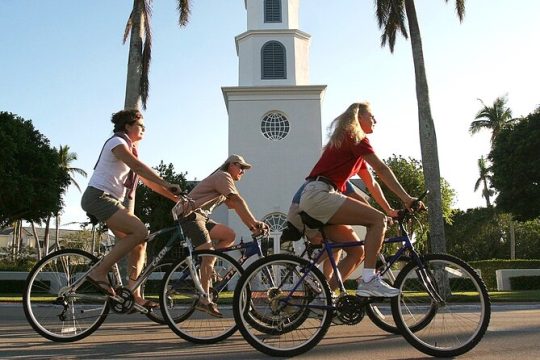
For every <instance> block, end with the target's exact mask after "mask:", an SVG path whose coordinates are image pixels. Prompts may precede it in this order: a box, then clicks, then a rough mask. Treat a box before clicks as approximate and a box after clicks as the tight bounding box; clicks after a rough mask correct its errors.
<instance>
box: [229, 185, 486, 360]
mask: <svg viewBox="0 0 540 360" xmlns="http://www.w3.org/2000/svg"><path fill="white" fill-rule="evenodd" d="M425 195H426V193H424V194H423V195H422V196H421V197H420V198H419V199H422V198H423V197H424V196H425ZM411 216H413V214H412V213H409V212H408V211H406V210H405V211H400V215H399V217H398V218H397V223H398V227H399V231H400V235H399V236H397V237H392V238H387V239H385V240H384V243H385V244H401V247H400V248H399V249H398V250H397V252H396V253H395V255H393V256H392V257H391V258H390V259H389V261H388V263H387V264H386V265H384V267H383V269H382V270H381V272H380V274H381V275H382V276H384V274H385V273H386V272H387V269H389V268H391V267H392V266H394V264H396V262H397V261H398V260H399V259H400V258H402V257H403V256H407V257H408V259H409V261H408V263H407V264H406V265H405V267H404V268H403V269H402V270H401V271H400V272H399V274H398V276H397V277H396V279H395V282H394V284H393V286H394V287H396V288H398V289H400V290H401V294H400V295H398V296H396V297H394V298H392V299H391V305H392V307H391V308H392V315H393V319H394V322H395V324H396V326H397V328H398V330H399V331H400V333H401V334H402V335H403V337H404V338H405V339H406V340H407V341H408V342H409V343H410V344H411V345H412V346H414V347H415V348H416V349H418V350H420V351H421V352H424V353H426V354H428V355H432V356H436V357H452V356H458V355H461V354H464V353H466V352H467V351H469V350H471V349H472V348H473V347H474V346H476V345H477V344H478V343H479V342H480V340H481V339H482V337H483V335H484V334H485V332H486V329H487V327H488V325H489V320H490V316H491V305H490V299H489V295H488V293H487V289H486V287H485V285H484V283H483V281H482V279H481V278H480V276H479V275H478V274H477V273H476V271H475V270H474V269H473V268H471V267H470V266H469V265H468V264H467V263H465V262H464V261H462V260H460V259H458V258H456V257H454V256H451V255H447V254H428V255H420V254H419V253H418V252H417V251H416V250H415V248H414V244H413V243H414V241H413V240H414V239H412V237H411V236H410V234H409V233H408V232H407V231H406V228H405V224H406V223H407V222H408V220H409V219H410V218H411ZM302 217H303V222H304V223H305V224H306V225H307V226H309V227H311V228H316V229H319V230H320V231H321V233H322V234H323V239H324V240H323V249H324V251H322V252H321V254H319V255H318V256H317V258H316V259H312V260H309V261H308V260H306V259H303V258H299V257H297V256H292V255H271V256H268V257H266V258H264V259H260V260H257V261H256V262H254V263H253V264H252V265H250V266H249V267H248V268H247V269H246V271H245V272H244V274H243V275H242V277H241V278H240V280H239V282H238V285H237V287H236V290H235V293H234V303H233V312H234V316H235V319H236V321H237V323H238V327H239V330H240V332H241V334H242V336H243V337H244V338H245V339H246V340H247V341H248V343H249V344H250V345H252V346H253V347H254V348H255V349H257V350H258V351H260V352H263V353H265V354H268V355H272V356H284V357H287V356H295V355H299V354H302V353H304V352H306V351H308V350H310V349H311V348H313V347H314V346H315V345H317V344H318V343H319V342H320V341H321V340H322V338H323V337H324V335H325V334H326V332H327V331H328V328H329V327H330V324H331V322H332V318H333V317H334V316H336V317H337V318H339V319H340V320H341V321H342V322H343V323H344V324H348V325H352V324H357V323H359V322H360V321H361V320H362V319H363V318H364V316H365V313H366V308H367V306H368V305H369V304H371V303H374V302H378V301H380V299H377V298H371V297H369V298H366V297H360V296H357V295H348V294H347V293H346V291H345V287H344V286H343V281H342V279H341V275H340V274H339V270H338V268H337V266H336V263H335V261H334V260H333V258H332V257H331V256H329V255H330V254H331V253H332V250H333V249H340V248H348V247H353V246H361V245H362V244H363V241H362V242H354V243H353V242H350V243H331V242H329V239H327V237H326V236H325V235H324V224H322V223H321V222H319V221H317V220H315V219H313V218H311V217H309V215H307V214H302ZM322 254H327V255H328V256H329V259H330V261H331V263H332V267H333V268H334V274H335V275H334V276H336V279H337V280H338V283H339V295H338V297H337V299H335V300H333V299H332V292H331V290H330V288H329V286H328V283H327V281H326V279H325V277H324V275H323V274H322V272H321V271H320V270H319V269H318V268H317V267H316V264H317V262H318V260H319V259H320V257H321V256H322ZM268 274H270V275H268ZM269 277H271V279H270V278H269ZM248 301H249V302H248ZM248 304H249V306H248ZM252 307H256V308H257V311H258V312H259V313H262V314H266V316H267V318H272V319H273V322H272V324H271V326H270V327H269V326H266V329H265V330H264V331H261V329H260V328H259V327H257V326H253V325H252V324H251V322H252V319H251V318H250V317H249V316H248V314H249V311H248V310H250V309H251V308H252ZM298 313H301V314H304V316H297V321H296V323H295V324H294V326H290V324H289V319H290V316H291V314H298ZM305 314H309V315H308V316H305ZM284 324H285V325H287V326H284ZM267 325H268V324H267Z"/></svg>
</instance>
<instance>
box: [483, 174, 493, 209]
mask: <svg viewBox="0 0 540 360" xmlns="http://www.w3.org/2000/svg"><path fill="white" fill-rule="evenodd" d="M483 182H484V197H485V198H486V205H487V207H488V208H490V207H491V201H489V189H488V186H487V180H486V179H485V178H484V180H483Z"/></svg>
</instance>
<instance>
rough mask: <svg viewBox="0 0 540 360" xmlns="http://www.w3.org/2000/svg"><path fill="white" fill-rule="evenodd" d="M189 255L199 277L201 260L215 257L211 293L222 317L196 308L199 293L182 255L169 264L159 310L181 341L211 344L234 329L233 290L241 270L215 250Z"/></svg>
mask: <svg viewBox="0 0 540 360" xmlns="http://www.w3.org/2000/svg"><path fill="white" fill-rule="evenodd" d="M192 258H193V263H194V264H195V266H196V269H197V272H198V276H199V278H200V270H199V268H200V264H201V262H202V261H203V260H204V259H211V258H215V260H216V261H215V265H214V271H213V274H212V276H211V283H210V286H211V288H210V296H211V297H212V301H213V302H214V303H216V304H217V306H218V309H219V310H220V311H221V313H222V314H223V317H222V318H217V317H213V316H212V315H209V314H207V313H206V312H203V311H198V310H196V308H195V305H196V304H197V301H198V300H199V296H200V293H199V291H198V290H197V288H196V287H195V283H194V281H193V279H192V276H191V273H190V271H189V268H188V264H187V260H186V259H185V258H184V259H181V260H180V261H178V262H177V263H176V264H174V265H172V267H171V269H170V270H169V272H168V273H167V274H166V275H165V278H164V279H163V283H162V287H161V291H160V304H161V312H162V316H163V318H164V319H165V321H167V324H168V325H169V327H170V328H171V330H173V331H174V332H175V333H176V334H177V335H178V336H180V337H181V338H183V339H184V340H187V341H191V342H193V343H199V344H212V343H215V342H218V341H221V340H223V339H226V338H228V337H229V336H231V335H232V334H233V333H234V332H235V331H236V329H237V326H236V324H235V322H234V318H233V314H232V295H233V291H232V289H233V288H234V285H235V284H236V283H237V281H238V279H239V278H240V275H242V273H243V269H242V267H241V266H240V265H238V263H237V262H236V260H234V259H233V258H232V257H230V256H229V255H227V254H224V253H221V252H217V251H215V250H200V251H199V250H196V251H194V252H193V257H192Z"/></svg>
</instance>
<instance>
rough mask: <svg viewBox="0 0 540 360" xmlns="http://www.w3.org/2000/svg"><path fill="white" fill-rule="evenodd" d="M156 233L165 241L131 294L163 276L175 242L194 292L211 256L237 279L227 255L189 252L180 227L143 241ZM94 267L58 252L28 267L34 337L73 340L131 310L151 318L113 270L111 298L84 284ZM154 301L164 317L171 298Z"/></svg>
mask: <svg viewBox="0 0 540 360" xmlns="http://www.w3.org/2000/svg"><path fill="white" fill-rule="evenodd" d="M182 197H183V196H182ZM161 234H170V238H169V240H168V241H167V243H166V244H165V245H164V247H163V248H162V249H161V251H160V252H159V253H158V254H157V255H156V256H155V258H154V259H153V260H152V261H151V262H149V263H148V264H147V265H146V266H145V267H144V269H143V270H142V272H141V274H140V275H139V277H138V278H137V281H136V282H135V284H134V286H133V288H134V289H136V288H137V287H140V286H141V285H143V284H144V283H145V282H146V280H147V279H148V278H149V277H150V275H151V274H152V273H162V272H163V271H162V267H163V264H162V263H161V261H162V259H163V258H164V256H165V255H166V254H167V253H168V252H169V251H170V250H171V249H172V248H173V246H174V244H175V243H177V242H178V243H180V244H182V245H183V246H185V248H186V249H187V251H186V253H187V254H186V256H185V257H184V259H182V261H184V262H185V263H186V264H187V267H186V268H185V269H184V272H186V273H189V274H184V275H183V276H184V278H186V279H191V281H193V282H194V283H196V284H198V289H200V280H199V279H198V274H197V269H196V265H195V264H196V263H197V259H198V258H199V257H203V256H213V257H215V258H216V259H218V260H219V262H220V264H222V267H223V268H235V269H236V271H237V272H238V273H239V274H241V272H242V271H243V270H242V269H239V268H237V265H236V261H234V260H233V259H232V258H230V257H229V256H228V255H226V254H221V253H219V252H216V251H212V250H206V251H193V250H192V248H191V240H189V239H187V238H185V237H184V234H183V232H182V228H181V226H180V223H179V222H176V223H175V225H174V226H172V227H168V228H165V229H161V230H158V231H156V232H154V233H152V234H150V235H149V236H148V239H147V240H146V241H147V242H151V241H152V240H154V239H155V238H156V237H157V236H158V235H161ZM99 262H100V258H98V257H97V256H95V255H93V254H91V253H89V252H86V251H84V250H80V249H62V250H58V251H55V252H53V253H50V254H49V255H47V256H46V257H44V258H43V259H41V260H40V261H39V262H38V263H37V264H36V265H35V266H34V267H33V268H32V270H31V271H30V273H29V274H28V277H27V279H26V284H25V289H24V293H23V309H24V313H25V316H26V319H27V320H28V322H29V323H30V325H31V326H32V328H33V329H34V330H35V331H36V332H37V333H38V334H40V335H41V336H43V337H45V338H47V339H49V340H52V341H58V342H70V341H77V340H80V339H83V338H85V337H87V336H89V335H90V334H92V333H93V332H94V331H95V330H97V329H98V328H99V327H100V325H101V324H102V323H103V322H104V321H105V319H106V317H107V315H108V313H109V312H110V310H112V311H113V312H115V313H118V314H127V313H130V312H132V311H136V312H137V311H138V312H141V313H143V314H146V315H148V314H150V312H151V310H148V309H146V308H145V307H143V306H141V305H139V304H137V303H135V301H134V299H133V294H132V290H131V289H129V288H127V287H125V286H123V285H122V280H121V277H120V276H119V272H117V268H116V269H113V271H112V272H111V273H109V281H110V282H111V285H112V286H113V287H115V292H116V295H115V296H109V295H104V294H102V293H101V292H100V291H99V290H98V289H96V288H95V287H94V286H92V285H91V284H90V283H89V282H87V281H86V276H87V275H88V274H89V273H90V272H91V271H92V269H93V268H94V267H95V266H97V264H98V263H99ZM169 270H172V269H169ZM188 281H189V280H188ZM200 290H202V289H200ZM201 293H204V292H201ZM218 295H219V294H218ZM159 300H160V304H161V312H162V313H164V312H165V313H166V310H164V309H165V308H166V307H167V306H169V305H170V304H171V302H172V301H173V296H169V294H168V293H167V292H166V291H160V299H159ZM170 306H172V305H170ZM156 318H157V315H156ZM168 320H169V321H173V322H175V321H178V322H180V321H182V320H184V319H183V318H179V317H174V316H171V317H169V318H168Z"/></svg>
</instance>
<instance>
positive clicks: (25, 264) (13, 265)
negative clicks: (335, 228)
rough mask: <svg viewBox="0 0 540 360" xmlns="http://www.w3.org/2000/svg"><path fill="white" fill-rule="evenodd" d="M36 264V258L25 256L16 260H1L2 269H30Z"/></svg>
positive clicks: (0, 266) (0, 269) (0, 268)
mask: <svg viewBox="0 0 540 360" xmlns="http://www.w3.org/2000/svg"><path fill="white" fill-rule="evenodd" d="M35 264H36V259H32V258H23V259H18V260H15V261H10V260H7V259H3V260H2V261H1V262H0V271H30V270H32V267H34V265H35Z"/></svg>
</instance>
